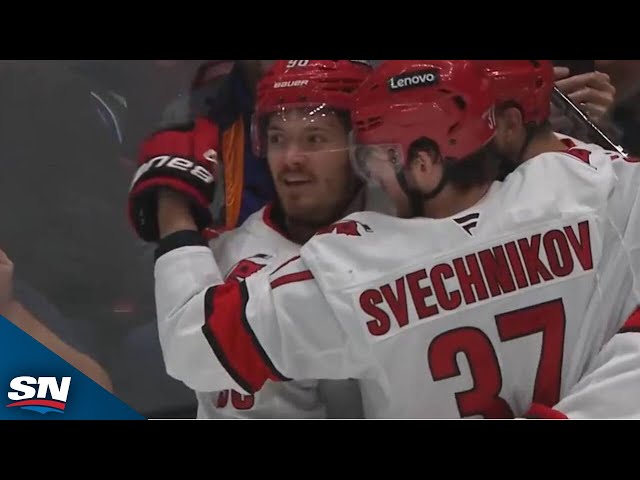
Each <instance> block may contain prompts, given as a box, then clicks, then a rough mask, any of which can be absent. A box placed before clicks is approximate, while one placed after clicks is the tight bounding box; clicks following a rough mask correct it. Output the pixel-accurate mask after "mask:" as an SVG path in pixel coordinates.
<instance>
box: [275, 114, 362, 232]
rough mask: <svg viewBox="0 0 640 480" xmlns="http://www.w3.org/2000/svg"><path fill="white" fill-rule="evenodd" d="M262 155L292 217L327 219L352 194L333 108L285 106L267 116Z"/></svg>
mask: <svg viewBox="0 0 640 480" xmlns="http://www.w3.org/2000/svg"><path fill="white" fill-rule="evenodd" d="M316 110H317V109H316ZM267 159H268V162H269V168H270V170H271V174H272V175H273V179H274V182H275V187H276V191H277V193H278V197H279V199H280V202H281V203H282V207H283V209H284V212H285V214H286V216H287V217H289V218H290V219H292V220H296V221H298V222H304V223H310V224H316V225H324V224H326V223H330V222H333V221H335V220H336V219H338V218H339V217H340V216H341V214H342V212H343V211H344V209H345V208H346V207H347V205H348V203H349V201H350V200H351V198H352V196H353V193H354V188H355V187H354V186H355V175H354V173H353V171H352V170H351V165H350V161H349V151H348V133H347V131H346V129H345V125H344V124H343V122H342V121H341V120H340V118H339V117H338V116H337V115H336V114H335V113H333V112H330V111H328V110H326V109H320V110H318V111H314V110H309V109H291V110H287V111H284V112H280V113H277V114H274V115H272V117H271V119H270V120H269V125H268V128H267Z"/></svg>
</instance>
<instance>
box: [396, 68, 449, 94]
mask: <svg viewBox="0 0 640 480" xmlns="http://www.w3.org/2000/svg"><path fill="white" fill-rule="evenodd" d="M439 81H440V74H439V73H438V71H437V70H433V69H431V70H422V71H418V72H409V73H404V74H402V75H397V76H395V77H391V78H390V79H389V90H391V91H397V90H404V89H405V88H414V87H430V86H432V85H436V84H437V83H438V82H439Z"/></svg>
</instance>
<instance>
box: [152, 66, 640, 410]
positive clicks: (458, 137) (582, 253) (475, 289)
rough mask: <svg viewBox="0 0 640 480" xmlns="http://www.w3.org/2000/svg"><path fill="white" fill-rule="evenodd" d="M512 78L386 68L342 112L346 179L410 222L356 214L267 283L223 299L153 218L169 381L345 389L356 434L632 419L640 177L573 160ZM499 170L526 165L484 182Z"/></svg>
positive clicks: (542, 91)
mask: <svg viewBox="0 0 640 480" xmlns="http://www.w3.org/2000/svg"><path fill="white" fill-rule="evenodd" d="M518 65H519V67H518V68H517V69H513V70H511V71H509V72H508V73H509V74H508V78H506V77H504V78H503V77H500V76H497V77H496V76H495V75H492V74H491V73H490V71H489V70H490V69H487V68H482V67H481V64H479V63H476V62H472V61H442V60H439V61H436V60H408V61H407V60H390V61H386V62H384V63H383V64H381V65H380V66H379V67H378V68H377V70H376V72H375V73H374V74H373V75H372V76H370V77H369V79H368V80H367V81H365V83H364V84H363V85H362V86H361V87H360V89H359V93H358V95H357V101H356V105H355V107H354V110H353V113H352V122H353V123H354V127H355V131H356V141H357V142H358V144H359V147H358V148H356V149H355V153H354V157H355V162H354V164H355V165H356V168H358V170H359V171H360V172H361V173H362V175H363V176H364V177H365V178H368V179H370V180H371V181H375V182H379V183H382V185H383V187H384V188H385V189H386V190H387V192H388V193H389V195H390V196H391V197H392V198H393V199H394V201H395V202H396V207H397V208H398V212H399V213H401V214H404V215H405V216H409V217H414V218H408V219H403V218H396V217H392V216H385V215H380V214H375V213H371V212H364V213H355V214H352V215H349V216H348V217H346V218H345V219H343V220H341V221H339V222H337V223H335V224H334V225H333V226H331V227H329V228H326V229H322V230H321V231H319V232H318V233H317V234H316V235H315V236H314V237H313V238H312V239H311V240H309V241H308V242H307V243H306V244H305V245H304V246H303V248H302V249H301V252H300V256H299V257H292V258H290V259H283V260H282V263H281V267H280V268H277V269H275V270H274V271H272V272H258V273H256V274H255V275H253V276H251V277H249V278H248V279H247V280H246V281H245V282H237V281H233V280H231V281H227V282H225V281H224V280H223V277H222V275H221V273H220V269H219V267H218V265H217V264H216V260H215V258H214V256H213V255H212V254H211V251H210V250H209V249H207V248H206V247H204V246H202V244H201V242H200V241H199V240H198V237H197V235H195V233H194V229H195V225H194V222H193V220H192V219H190V218H189V211H188V209H187V208H186V207H185V204H184V203H181V201H179V200H177V199H173V198H172V199H164V200H165V201H164V204H163V205H162V209H161V212H162V215H161V216H160V218H159V224H160V231H161V234H162V236H163V237H164V238H163V239H162V241H161V244H160V247H159V250H158V257H157V261H156V266H155V269H156V270H155V272H156V294H157V309H158V320H159V329H160V335H161V338H162V345H163V349H164V354H165V359H166V364H167V369H168V372H169V374H170V375H172V376H174V377H175V378H178V379H180V380H182V381H183V382H185V383H186V384H187V385H190V386H191V387H192V388H196V389H201V390H208V389H216V388H235V389H239V390H243V391H245V392H248V393H250V392H254V391H257V390H259V389H260V388H262V386H263V385H264V384H265V382H266V381H267V380H271V381H284V380H288V379H292V378H294V379H304V378H349V377H357V378H361V379H362V381H361V388H362V390H363V402H364V407H365V414H366V416H368V417H383V418H389V417H404V418H452V417H453V418H459V417H462V418H469V417H485V418H513V417H518V416H522V415H525V414H526V415H530V416H543V417H549V418H560V417H561V418H566V417H569V418H585V417H586V418H589V417H616V418H627V417H640V404H639V403H638V402H637V398H638V397H639V395H640V369H639V368H638V367H637V365H638V362H639V360H640V336H638V334H637V331H638V329H639V328H640V318H639V317H640V314H638V313H636V314H633V312H634V311H635V310H636V309H637V306H638V305H639V304H640V291H639V290H640V289H639V286H638V282H637V275H638V271H639V270H640V239H639V236H640V225H639V224H638V222H639V220H638V219H639V218H640V216H639V215H640V212H638V208H640V201H639V198H638V197H639V192H638V189H637V185H638V184H639V183H640V167H639V166H638V164H636V163H633V162H630V161H628V160H627V159H626V158H624V157H621V155H620V154H618V153H617V152H608V151H605V150H603V149H601V148H599V147H594V148H589V149H587V148H580V149H567V148H566V146H565V145H564V144H563V143H562V142H561V141H560V140H559V139H558V138H557V137H556V136H555V135H554V134H553V132H552V131H551V129H550V128H549V127H548V126H546V119H547V118H548V115H549V103H550V92H551V87H552V81H553V80H552V74H551V67H550V66H548V64H547V62H543V61H521V62H520V63H519V64H518ZM485 67H486V65H485ZM509 82H512V83H511V85H510V84H509ZM498 84H500V85H501V86H502V88H505V85H507V86H509V88H512V89H513V90H512V91H514V92H518V96H517V97H516V98H513V100H514V101H513V102H505V101H504V100H505V99H504V98H502V97H501V96H498V95H497V93H496V91H495V90H494V86H496V85H498ZM498 100H500V101H499V102H498ZM496 104H498V108H496ZM505 158H507V159H510V160H511V161H516V162H518V163H520V162H521V161H524V163H523V164H522V165H520V166H519V167H518V168H517V169H516V170H515V171H514V172H512V173H511V174H510V175H509V176H507V178H506V179H505V181H504V182H495V181H493V179H494V178H496V176H497V175H498V173H497V170H498V169H497V166H498V165H497V164H498V161H503V160H504V159H505Z"/></svg>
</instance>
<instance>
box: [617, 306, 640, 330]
mask: <svg viewBox="0 0 640 480" xmlns="http://www.w3.org/2000/svg"><path fill="white" fill-rule="evenodd" d="M629 332H637V333H640V307H638V308H636V310H635V312H633V313H632V314H631V315H630V316H629V318H627V321H626V322H624V325H623V326H622V328H621V329H620V331H619V332H618V333H629Z"/></svg>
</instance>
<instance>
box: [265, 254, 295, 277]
mask: <svg viewBox="0 0 640 480" xmlns="http://www.w3.org/2000/svg"><path fill="white" fill-rule="evenodd" d="M299 258H300V255H297V256H295V257H293V258H290V259H289V260H287V261H286V262H284V263H283V264H282V265H280V266H279V267H278V268H276V269H275V270H274V271H273V272H271V275H273V274H274V273H278V272H279V271H280V270H282V269H283V268H284V267H286V266H287V265H289V264H290V263H291V262H293V261H294V260H298V259H299Z"/></svg>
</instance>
